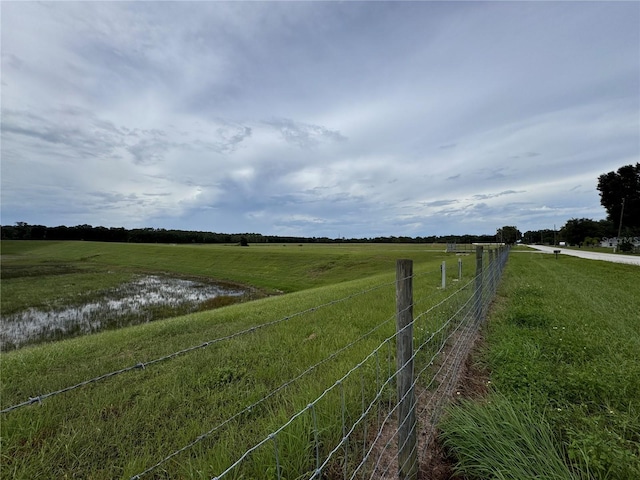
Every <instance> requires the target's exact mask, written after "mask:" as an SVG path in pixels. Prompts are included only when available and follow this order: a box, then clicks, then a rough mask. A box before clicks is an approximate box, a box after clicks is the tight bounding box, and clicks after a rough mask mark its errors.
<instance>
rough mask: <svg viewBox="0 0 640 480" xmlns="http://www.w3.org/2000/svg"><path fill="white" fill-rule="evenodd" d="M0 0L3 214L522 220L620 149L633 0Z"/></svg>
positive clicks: (209, 226)
mask: <svg viewBox="0 0 640 480" xmlns="http://www.w3.org/2000/svg"><path fill="white" fill-rule="evenodd" d="M1 10H2V11H1V22H2V25H1V27H2V34H1V35H2V44H1V50H2V146H1V149H2V151H1V153H2V170H1V178H2V212H1V213H2V216H1V219H0V220H1V222H2V224H4V225H9V224H13V223H14V222H17V221H25V222H28V223H31V224H42V225H47V226H57V225H78V224H91V225H94V226H98V225H102V226H107V227H119V226H123V227H127V228H135V227H157V228H179V229H188V230H205V231H214V232H226V233H241V232H256V233H263V234H275V235H301V236H307V237H313V236H328V237H358V238H365V237H375V236H379V235H385V236H386V235H395V236H401V235H407V236H412V237H413V236H426V235H446V234H464V233H472V234H480V233H490V234H491V233H495V231H496V228H498V227H500V226H503V225H516V226H517V227H518V228H519V229H520V230H521V231H522V232H524V231H526V230H537V229H541V228H553V226H554V224H555V225H556V226H557V228H560V226H562V225H563V224H564V223H565V222H566V221H567V220H568V219H570V218H582V217H587V218H593V219H601V218H604V217H605V216H606V212H605V211H604V209H603V208H602V206H601V205H600V198H599V195H598V191H597V189H596V185H597V178H598V176H599V175H600V174H602V173H606V172H609V171H612V170H617V169H618V168H619V167H621V166H623V165H627V164H630V163H635V162H638V161H640V159H639V157H640V3H639V2H634V1H632V2H610V1H607V2H584V3H583V2H579V3H578V2H537V3H533V2H469V3H466V2H410V3H404V2H376V3H373V2H362V3H360V2H344V3H337V2H246V3H245V2H229V3H227V2H194V3H187V2H176V3H172V2H132V3H126V2H99V3H94V2H78V3H67V2H53V3H31V2H28V3H25V2H8V1H3V2H2V3H1Z"/></svg>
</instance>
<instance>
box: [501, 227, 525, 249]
mask: <svg viewBox="0 0 640 480" xmlns="http://www.w3.org/2000/svg"><path fill="white" fill-rule="evenodd" d="M496 236H497V237H498V241H499V242H503V243H506V244H508V245H513V244H514V243H516V242H517V241H518V240H520V239H521V238H522V234H521V233H520V230H518V227H514V226H504V227H502V228H499V229H498V231H497V233H496Z"/></svg>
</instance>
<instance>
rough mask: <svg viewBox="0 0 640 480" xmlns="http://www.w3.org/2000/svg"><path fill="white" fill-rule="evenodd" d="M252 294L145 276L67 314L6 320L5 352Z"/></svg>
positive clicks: (27, 313)
mask: <svg viewBox="0 0 640 480" xmlns="http://www.w3.org/2000/svg"><path fill="white" fill-rule="evenodd" d="M252 293H253V292H252V290H251V289H249V288H242V287H237V286H228V285H222V284H217V283H206V282H203V281H195V280H187V279H182V278H173V277H164V276H159V275H145V276H140V277H137V278H135V279H134V280H133V281H131V282H128V283H124V284H122V285H120V286H119V287H116V288H113V289H109V290H105V291H103V292H100V295H99V298H98V299H96V300H95V301H92V302H89V303H85V304H82V305H74V306H68V307H66V308H62V309H48V310H46V309H42V310H41V309H35V308H30V309H27V310H24V311H22V312H18V313H15V314H11V315H3V316H2V322H0V342H1V349H2V350H4V351H6V350H12V349H16V348H20V347H22V346H24V345H27V344H33V343H40V342H45V341H50V340H60V339H63V338H68V337H72V336H78V335H85V334H89V333H94V332H98V331H101V330H105V329H109V328H120V327H124V326H128V325H135V324H139V323H144V322H149V321H152V320H157V319H159V318H167V317H171V316H176V315H182V314H186V313H191V312H195V311H198V310H206V309H210V308H215V307H217V306H223V305H228V304H231V303H237V302H239V301H242V300H244V299H246V298H247V297H249V296H251V294H252Z"/></svg>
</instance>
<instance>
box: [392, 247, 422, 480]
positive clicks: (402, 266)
mask: <svg viewBox="0 0 640 480" xmlns="http://www.w3.org/2000/svg"><path fill="white" fill-rule="evenodd" d="M396 329H397V336H396V349H397V352H396V364H397V369H398V371H397V387H398V478H399V479H400V480H415V479H416V478H417V474H418V461H417V460H418V457H417V455H418V449H417V443H416V428H417V425H416V404H415V396H414V391H413V261H411V260H398V261H397V262H396Z"/></svg>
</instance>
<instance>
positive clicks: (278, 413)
mask: <svg viewBox="0 0 640 480" xmlns="http://www.w3.org/2000/svg"><path fill="white" fill-rule="evenodd" d="M442 250H443V249H442V248H441V247H437V248H425V246H415V245H413V246H406V245H385V246H373V245H366V246H353V245H349V246H308V245H305V246H303V247H298V246H295V245H287V246H286V247H284V246H282V245H278V246H260V247H255V248H254V247H249V248H240V247H232V246H170V245H113V244H101V243H85V242H75V243H74V242H62V243H49V242H22V243H20V242H16V243H9V242H8V243H6V244H5V243H4V242H3V244H2V254H3V271H4V266H5V264H6V265H9V266H10V267H13V270H14V271H19V270H20V268H19V267H20V266H22V267H24V268H26V270H29V271H32V272H34V274H33V275H31V276H29V277H25V276H22V277H21V276H9V278H7V279H3V281H2V301H3V309H4V308H5V305H10V306H12V307H11V308H16V307H15V306H13V305H15V304H16V303H20V302H22V304H23V305H25V304H28V302H29V300H24V299H19V300H16V299H14V298H10V297H12V296H13V295H15V292H21V291H22V292H25V295H26V294H27V293H28V294H29V295H31V296H32V298H35V299H38V301H41V302H43V303H45V304H46V303H47V302H52V301H55V302H65V301H67V300H66V298H67V296H69V295H71V296H74V295H77V293H78V292H81V291H82V287H81V285H82V284H83V282H84V287H85V288H87V289H99V288H103V287H105V286H108V285H107V284H108V283H109V282H111V281H112V280H111V279H109V280H104V279H102V278H100V273H101V272H108V271H111V272H115V273H114V275H116V276H118V278H123V279H124V278H126V277H127V275H129V274H131V273H133V272H137V271H146V272H158V271H164V272H166V271H173V272H177V273H180V274H190V275H211V276H213V277H215V278H217V279H222V280H227V281H237V282H243V283H249V284H252V285H255V286H259V287H261V288H264V289H268V290H270V291H285V292H289V293H288V294H287V295H276V296H271V297H268V298H263V299H260V300H256V301H253V302H249V303H244V304H237V305H231V306H228V307H224V308H220V309H216V310H211V311H206V312H200V313H196V314H192V315H187V316H183V317H177V318H171V319H165V320H159V321H155V322H151V323H147V324H144V325H138V326H134V327H129V328H124V329H120V330H111V331H106V332H103V333H99V334H94V335H88V336H84V337H78V338H73V339H69V340H64V341H60V342H55V343H49V344H44V345H38V346H30V347H25V348H23V349H20V350H17V351H13V352H8V353H4V354H3V355H2V399H1V402H2V408H7V407H8V406H11V405H15V404H16V403H20V402H23V401H25V400H26V399H28V398H30V397H36V396H38V395H42V394H45V393H47V392H52V391H56V390H58V389H62V388H65V387H67V386H72V385H75V384H77V383H79V382H82V381H84V380H87V379H91V378H94V377H97V376H99V375H103V374H105V373H108V372H112V371H117V370H119V369H123V368H127V367H130V366H132V365H134V366H135V365H136V364H138V363H141V362H149V361H151V360H153V359H156V358H159V357H162V356H166V355H169V354H171V353H174V352H177V351H180V350H182V349H185V348H188V347H192V346H198V345H201V344H203V342H207V341H212V340H215V339H220V338H225V337H227V340H224V341H219V342H218V341H215V342H212V344H211V345H209V346H207V347H206V348H201V349H196V350H194V351H192V352H190V353H188V354H184V355H180V356H176V357H175V358H172V359H171V360H167V361H164V362H160V363H156V364H153V365H150V366H148V367H146V368H144V369H142V368H140V369H135V370H132V371H128V372H127V373H123V374H120V375H117V376H114V377H111V378H108V379H106V380H104V381H99V382H95V383H91V384H89V385H87V386H83V387H81V388H78V389H75V390H73V391H70V392H67V393H64V394H60V395H56V396H52V397H50V398H47V399H46V400H44V401H42V403H41V404H40V405H38V404H33V405H29V406H26V407H22V408H20V409H16V410H14V411H11V412H9V413H6V414H3V418H2V426H1V428H2V462H1V467H0V468H1V472H0V473H1V476H2V477H3V478H25V479H27V478H65V477H72V476H74V475H75V476H78V475H79V476H81V477H83V478H130V477H131V476H133V475H135V474H138V473H140V472H142V471H144V470H145V469H147V468H148V467H150V466H153V465H154V464H156V462H159V461H161V460H162V459H164V458H165V457H166V456H167V455H169V454H171V453H172V452H175V451H177V450H179V449H181V448H183V447H184V446H185V445H188V444H189V443H190V442H193V441H194V440H195V439H197V438H198V437H199V436H201V435H202V434H203V433H205V432H207V431H210V430H211V429H212V428H214V427H215V426H216V425H222V426H221V427H220V428H219V429H218V430H216V431H215V432H214V433H213V434H211V435H209V436H207V438H206V439H205V440H203V441H201V442H198V443H197V445H194V446H193V447H192V448H189V449H188V450H187V451H185V452H184V453H182V454H180V455H177V456H176V457H175V458H173V459H171V460H169V461H167V462H165V463H163V464H162V466H161V467H159V468H157V469H155V470H154V471H153V472H152V473H151V474H149V475H148V477H149V478H211V477H213V476H214V475H216V474H219V473H220V472H221V471H222V470H224V469H225V468H226V467H227V466H229V464H230V463H232V462H233V461H234V460H235V459H237V457H238V455H240V453H241V452H243V451H245V450H246V449H247V448H248V447H249V446H251V445H253V444H255V443H256V442H257V441H258V440H261V439H262V438H264V437H265V436H266V435H268V434H269V433H270V432H272V431H274V429H275V428H277V427H278V426H279V425H282V424H283V422H284V421H285V420H286V419H287V418H289V417H290V416H291V415H292V414H293V413H294V412H297V411H299V410H300V409H304V408H305V406H306V405H307V404H308V402H309V401H310V400H311V399H313V398H316V397H317V396H318V395H320V394H321V393H322V392H323V391H324V389H326V388H327V387H328V386H329V385H331V384H333V382H335V381H336V379H338V378H340V377H341V376H342V375H344V374H345V373H346V372H347V371H349V370H350V369H351V368H352V367H353V366H354V365H355V364H357V363H358V362H360V361H362V359H363V358H365V357H366V356H367V355H368V354H369V353H370V352H371V351H372V350H373V349H374V348H375V347H376V346H377V345H379V344H380V342H381V340H383V339H385V338H387V337H388V336H389V335H391V334H392V333H393V332H394V331H395V323H394V317H395V289H394V284H393V282H394V276H395V261H396V259H397V258H400V257H404V258H407V257H408V258H413V259H414V262H415V263H414V271H415V272H416V273H417V274H420V273H424V275H423V276H420V279H419V280H417V283H416V285H415V286H414V288H415V289H416V296H421V297H425V296H431V297H432V298H433V301H437V299H438V298H441V297H442V296H443V295H445V293H444V292H441V291H439V290H438V288H437V287H438V286H439V284H440V271H439V266H440V263H441V261H442V259H443V258H449V259H454V261H455V256H454V257H451V256H449V257H446V255H445V254H444V253H443V252H442ZM5 262H6V263H5ZM468 265H469V267H468V269H467V271H466V275H467V278H469V276H470V275H472V267H471V266H470V265H472V261H471V260H470V261H469V262H468ZM8 270H11V268H9V269H8ZM427 272H431V273H430V274H427ZM455 273H456V274H457V272H455ZM451 275H454V272H453V271H452V272H451ZM67 276H68V277H67ZM52 277H53V278H52ZM25 278H30V279H31V281H30V282H28V281H27V280H25ZM15 279H18V280H20V281H21V282H23V283H22V284H20V285H18V286H15V285H12V282H13V281H14V280H15ZM67 283H75V284H76V285H75V286H73V288H70V293H69V292H67V291H63V292H60V291H59V289H57V288H56V287H55V286H56V285H66V284H67ZM28 285H30V287H29V286H28ZM372 289H373V290H372ZM30 290H31V291H30ZM348 296H354V297H353V298H350V299H349V300H348V301H344V302H339V301H338V302H336V300H339V299H341V298H345V297H348ZM7 297H9V298H7ZM332 302H335V303H332ZM325 304H329V305H327V306H325V307H321V308H319V306H322V305H325ZM303 311H306V313H304V314H301V315H296V313H297V312H303ZM376 326H377V327H378V328H377V329H376V330H375V331H372V329H373V328H374V327H376ZM254 327H260V328H256V329H255V330H253V331H248V332H247V333H245V334H242V335H236V336H234V335H235V334H237V333H238V332H242V331H247V329H251V328H254ZM368 332H370V333H368ZM229 337H231V338H229ZM336 352H339V354H336ZM334 354H335V355H334ZM332 355H333V356H332ZM376 360H377V361H379V363H382V364H383V365H381V366H377V367H376V365H375V364H373V365H369V366H367V368H365V369H363V371H364V372H365V373H364V374H363V377H362V379H361V378H360V377H359V376H358V377H357V382H356V384H354V385H346V384H345V387H344V396H345V399H344V403H345V411H344V412H341V407H340V405H341V403H340V402H341V399H340V398H335V395H334V396H333V397H327V399H326V401H324V402H323V403H322V404H321V405H319V406H318V409H317V411H314V414H315V415H317V422H319V424H320V425H321V426H322V429H321V432H320V435H321V436H322V442H323V444H326V445H327V447H328V446H330V445H333V444H335V442H336V438H339V437H340V435H341V434H342V432H341V423H340V417H341V415H345V416H347V417H354V416H357V415H358V412H359V411H360V409H361V402H362V396H363V395H367V394H368V393H367V392H366V391H365V390H368V389H371V388H374V387H375V385H376V377H377V376H378V374H379V369H380V368H384V369H387V368H389V365H390V364H391V363H392V362H393V361H394V358H393V357H392V356H391V357H389V358H386V357H385V358H383V359H376ZM321 362H322V364H321V367H319V368H313V367H314V365H318V364H320V363H321ZM376 368H377V369H378V370H376ZM310 369H312V370H310ZM305 371H308V373H307V374H305V373H304V372H305ZM297 377H300V378H299V379H298V380H296V381H294V382H291V384H290V385H288V386H287V387H286V388H283V389H281V390H278V392H277V393H276V394H273V395H272V394H271V393H270V392H273V391H275V390H276V389H278V388H279V387H280V386H281V385H283V384H284V383H286V382H288V381H290V380H292V379H295V378H297ZM392 394H393V392H389V395H392ZM261 399H265V400H264V401H261ZM250 405H255V407H252V408H251V409H248V410H247V406H250ZM234 416H235V418H234V419H233V420H232V421H229V422H226V420H227V419H229V418H231V417H234ZM314 419H315V418H314ZM303 420H304V421H301V422H298V423H296V424H294V425H292V427H291V429H289V430H288V431H287V432H284V433H283V435H282V436H281V437H279V439H280V440H279V443H281V449H282V451H281V469H282V474H283V478H295V477H297V476H298V475H300V474H301V473H303V472H306V471H309V470H310V469H312V468H313V452H310V451H309V442H308V439H309V438H310V436H311V435H312V431H311V425H312V422H311V421H310V419H303ZM225 422H226V423H225ZM354 448H355V445H354ZM273 465H274V459H273V448H272V447H271V446H270V448H269V449H268V450H267V451H266V452H256V454H255V456H254V457H253V458H251V459H249V460H248V461H247V462H246V465H245V466H244V467H243V470H242V472H241V474H243V475H245V478H264V477H265V475H267V476H269V477H271V476H273V477H275V476H276V474H275V471H273V469H274V466H273ZM269 469H271V470H269ZM265 471H270V472H271V473H270V474H265ZM238 475H240V473H239V474H238ZM232 478H237V477H232Z"/></svg>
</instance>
